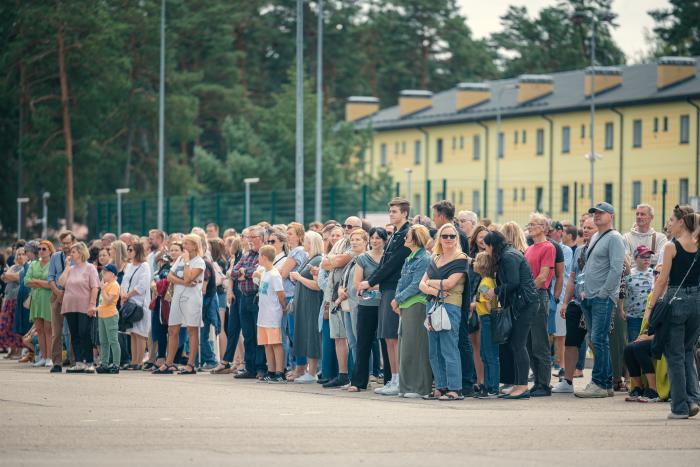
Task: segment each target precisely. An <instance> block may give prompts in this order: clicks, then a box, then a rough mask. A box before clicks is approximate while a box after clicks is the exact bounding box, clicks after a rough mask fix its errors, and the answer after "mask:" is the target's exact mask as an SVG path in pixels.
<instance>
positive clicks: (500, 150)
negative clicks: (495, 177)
mask: <svg viewBox="0 0 700 467" xmlns="http://www.w3.org/2000/svg"><path fill="white" fill-rule="evenodd" d="M504 138H505V136H504V135H503V132H500V133H499V134H498V158H499V159H503V145H504V143H505V141H504Z"/></svg>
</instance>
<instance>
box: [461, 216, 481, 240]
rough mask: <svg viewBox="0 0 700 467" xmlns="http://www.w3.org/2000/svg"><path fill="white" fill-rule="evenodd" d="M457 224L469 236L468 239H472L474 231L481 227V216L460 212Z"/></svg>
mask: <svg viewBox="0 0 700 467" xmlns="http://www.w3.org/2000/svg"><path fill="white" fill-rule="evenodd" d="M457 222H458V224H459V228H460V229H462V231H463V232H464V233H465V234H467V237H469V238H472V235H474V230H476V227H477V226H478V225H479V216H477V215H476V213H475V212H472V211H459V213H458V214H457Z"/></svg>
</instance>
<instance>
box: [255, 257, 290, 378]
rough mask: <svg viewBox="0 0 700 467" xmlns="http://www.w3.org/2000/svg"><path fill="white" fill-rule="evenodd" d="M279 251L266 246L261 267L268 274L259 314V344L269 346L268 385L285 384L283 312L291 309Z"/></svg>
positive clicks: (262, 282)
mask: <svg viewBox="0 0 700 467" xmlns="http://www.w3.org/2000/svg"><path fill="white" fill-rule="evenodd" d="M274 259H275V248H274V247H272V246H270V245H265V246H263V247H262V248H260V251H259V259H258V261H259V262H260V266H262V267H263V268H264V269H265V271H264V272H263V273H262V276H261V277H260V288H259V291H258V295H259V298H260V299H259V311H258V345H263V346H265V357H266V358H267V376H265V378H264V379H263V381H265V382H268V383H285V382H286V381H287V379H286V378H285V376H284V361H285V360H284V349H283V348H282V310H284V308H285V307H286V306H287V303H286V298H285V294H284V283H283V281H282V276H281V275H280V273H279V271H278V270H277V269H275V267H274V266H273V261H274Z"/></svg>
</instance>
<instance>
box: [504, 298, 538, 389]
mask: <svg viewBox="0 0 700 467" xmlns="http://www.w3.org/2000/svg"><path fill="white" fill-rule="evenodd" d="M538 307H539V302H537V301H535V302H533V303H529V304H527V305H525V306H522V305H521V306H520V307H519V309H517V310H516V311H515V313H514V315H516V314H517V316H518V317H517V319H516V318H515V317H513V328H512V330H511V332H510V338H509V339H508V342H506V343H505V344H501V345H500V348H499V350H500V357H501V382H502V383H503V384H514V385H516V386H525V385H527V375H528V372H529V369H530V356H529V354H528V353H527V338H528V336H529V335H530V324H531V323H532V318H533V316H534V315H535V312H536V311H537V308H538Z"/></svg>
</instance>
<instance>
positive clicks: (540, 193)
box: [535, 186, 544, 212]
mask: <svg viewBox="0 0 700 467" xmlns="http://www.w3.org/2000/svg"><path fill="white" fill-rule="evenodd" d="M543 198H544V188H542V187H541V186H538V187H535V212H543V209H542V200H543Z"/></svg>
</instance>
